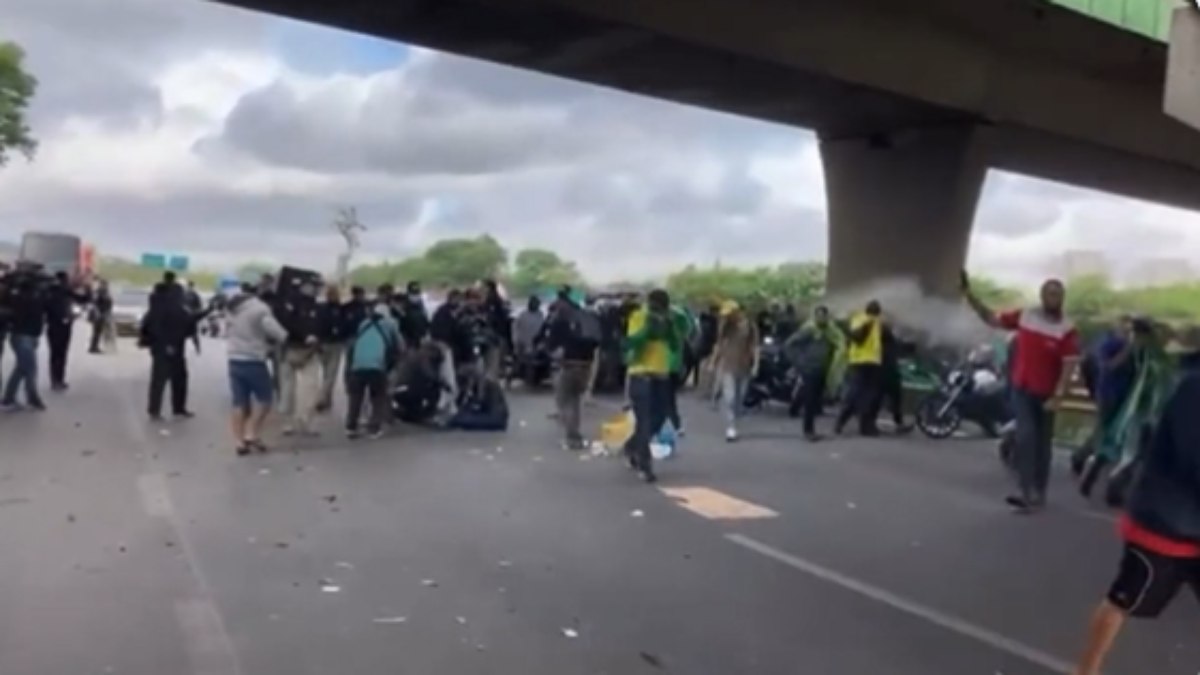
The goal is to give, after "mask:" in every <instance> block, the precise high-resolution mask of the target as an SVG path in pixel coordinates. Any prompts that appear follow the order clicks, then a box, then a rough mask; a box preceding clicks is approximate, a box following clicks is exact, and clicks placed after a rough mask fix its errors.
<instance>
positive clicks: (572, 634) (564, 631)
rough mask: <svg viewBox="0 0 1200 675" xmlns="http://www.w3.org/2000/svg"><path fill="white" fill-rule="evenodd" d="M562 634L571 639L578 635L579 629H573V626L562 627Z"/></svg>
mask: <svg viewBox="0 0 1200 675" xmlns="http://www.w3.org/2000/svg"><path fill="white" fill-rule="evenodd" d="M562 634H563V635H564V636H566V637H568V638H570V639H572V640H574V639H575V638H577V637H579V631H577V630H575V629H574V628H564V629H562Z"/></svg>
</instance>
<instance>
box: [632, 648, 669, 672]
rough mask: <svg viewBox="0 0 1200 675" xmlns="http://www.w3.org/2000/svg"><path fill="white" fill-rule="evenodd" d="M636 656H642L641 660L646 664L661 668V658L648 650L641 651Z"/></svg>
mask: <svg viewBox="0 0 1200 675" xmlns="http://www.w3.org/2000/svg"><path fill="white" fill-rule="evenodd" d="M638 656H640V657H642V661H645V662H646V665H649V666H652V667H654V668H658V669H659V670H662V667H663V664H662V659H660V658H658V657H657V656H655V655H653V654H651V653H650V652H641V653H639V654H638Z"/></svg>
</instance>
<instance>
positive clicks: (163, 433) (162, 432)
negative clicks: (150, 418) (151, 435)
mask: <svg viewBox="0 0 1200 675" xmlns="http://www.w3.org/2000/svg"><path fill="white" fill-rule="evenodd" d="M158 435H159V436H170V435H171V430H170V429H159V430H158Z"/></svg>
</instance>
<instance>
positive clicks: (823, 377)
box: [784, 305, 846, 441]
mask: <svg viewBox="0 0 1200 675" xmlns="http://www.w3.org/2000/svg"><path fill="white" fill-rule="evenodd" d="M845 349H846V336H845V334H844V333H842V331H841V329H840V328H838V327H837V326H836V325H835V324H834V323H833V322H832V321H830V320H829V308H828V307H826V306H824V305H820V306H818V307H817V308H816V309H814V310H813V314H812V318H811V319H809V320H808V321H807V322H806V323H805V324H804V325H803V326H802V327H801V328H800V330H798V331H796V333H795V334H794V335H792V337H790V338H788V341H787V342H785V343H784V352H785V353H786V354H787V355H788V360H789V361H791V363H792V364H793V365H794V367H795V368H796V371H797V372H798V373H799V374H800V378H801V381H802V382H803V383H804V389H803V398H802V399H801V400H800V401H799V403H800V405H801V406H802V407H803V411H804V437H805V438H806V439H808V440H809V441H818V440H820V438H821V437H820V435H818V434H817V416H818V415H820V414H821V408H822V407H823V404H824V402H825V392H826V387H827V386H828V382H829V374H830V371H831V370H832V368H833V366H834V364H835V363H837V361H838V360H839V359H841V358H842V352H844V351H845Z"/></svg>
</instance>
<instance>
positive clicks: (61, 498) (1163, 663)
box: [0, 342, 1200, 675]
mask: <svg viewBox="0 0 1200 675" xmlns="http://www.w3.org/2000/svg"><path fill="white" fill-rule="evenodd" d="M122 347H123V349H124V351H123V352H122V353H121V354H119V355H106V356H99V357H97V356H88V355H86V354H82V353H79V352H77V353H76V354H74V355H73V362H72V364H71V371H70V372H71V378H72V384H73V387H72V389H71V391H70V392H69V393H66V394H64V395H49V394H47V396H51V398H49V399H48V400H49V403H50V406H51V409H50V410H49V411H48V412H46V413H42V414H38V413H16V414H10V415H6V416H4V417H0V531H2V532H3V533H4V536H3V541H4V543H3V546H0V574H2V576H0V673H3V674H4V675H90V674H104V673H112V674H126V675H238V674H244V675H380V674H394V673H402V674H413V675H450V674H455V675H468V674H475V673H478V674H481V675H483V674H487V675H492V674H509V673H511V674H514V675H515V674H520V675H570V674H576V673H577V674H580V675H585V674H586V675H602V674H606V673H607V674H610V675H618V674H619V675H634V674H640V673H646V674H653V673H679V674H687V675H704V674H712V675H729V674H730V673H738V674H750V673H763V674H767V675H777V674H781V673H797V674H799V673H804V674H818V675H824V674H830V675H879V674H880V673H892V674H898V675H927V674H928V673H955V674H968V673H973V674H979V675H996V674H997V673H1003V674H1004V675H1048V674H1050V673H1061V672H1064V670H1065V669H1066V668H1067V666H1066V665H1065V664H1066V662H1067V661H1069V660H1070V658H1071V657H1072V656H1073V655H1074V654H1075V652H1076V651H1077V647H1078V645H1079V642H1080V637H1081V633H1082V630H1083V626H1084V621H1085V619H1086V617H1087V614H1088V612H1089V611H1090V610H1091V608H1092V606H1093V604H1094V602H1095V601H1096V600H1097V599H1098V598H1099V596H1100V594H1101V592H1102V591H1103V590H1104V588H1105V586H1106V584H1107V582H1108V581H1109V578H1110V576H1111V574H1112V573H1113V571H1114V565H1115V563H1116V555H1117V552H1118V550H1117V549H1118V545H1117V542H1116V540H1115V536H1114V528H1113V523H1112V519H1111V516H1110V515H1109V514H1107V513H1105V512H1103V511H1101V510H1093V509H1090V508H1088V507H1087V506H1085V505H1084V504H1082V503H1081V500H1080V499H1079V498H1078V497H1077V496H1076V495H1074V493H1072V492H1070V491H1069V486H1068V484H1067V483H1066V480H1065V478H1063V479H1061V480H1060V481H1059V482H1058V483H1056V485H1055V491H1054V493H1053V495H1052V499H1053V503H1052V505H1051V508H1050V510H1049V511H1048V512H1046V513H1045V514H1044V515H1042V516H1039V517H1036V518H1022V517H1016V516H1013V515H1011V514H1009V513H1008V512H1007V511H1006V509H1005V508H1004V507H1003V504H1002V502H1001V498H1002V497H1003V495H1004V494H1005V476H1004V475H1003V473H1002V471H1001V470H1000V468H999V467H998V465H997V464H996V462H995V460H994V457H993V456H992V454H991V452H990V450H989V446H988V445H987V444H985V443H982V442H978V441H976V442H972V441H944V442H941V443H933V442H929V441H926V440H923V439H920V438H919V437H912V438H908V439H902V440H896V439H885V440H874V441H867V440H843V441H836V442H826V443H822V444H819V445H815V446H814V445H808V444H805V443H803V442H801V441H800V440H799V438H798V428H797V425H796V424H795V423H793V422H792V421H790V420H786V419H781V418H778V417H765V416H760V417H756V418H753V419H750V420H748V421H747V423H746V425H745V429H744V436H745V438H744V440H743V441H742V442H740V443H738V444H736V445H726V444H725V443H724V442H723V441H722V439H721V422H720V420H719V419H718V418H717V416H716V415H715V414H713V413H712V412H711V411H709V410H708V409H707V408H706V407H705V406H703V405H701V404H700V403H698V402H695V401H688V402H687V403H686V404H685V406H684V412H685V415H686V418H687V420H686V424H687V427H688V432H689V434H688V436H687V438H686V439H685V441H684V444H683V446H682V456H681V457H679V458H678V459H676V460H674V461H672V462H669V463H667V464H665V465H664V466H663V467H662V469H661V476H662V482H661V484H660V486H658V487H648V486H646V485H642V484H639V483H638V482H637V481H636V480H634V477H633V476H632V475H631V474H630V473H629V472H628V471H627V470H626V469H624V467H623V466H622V465H621V463H620V462H619V461H616V460H613V459H607V458H588V459H582V458H579V457H577V456H574V455H570V454H568V453H566V452H565V451H562V450H561V449H559V447H558V444H557V441H556V433H555V430H554V428H553V426H552V424H551V422H550V421H549V420H547V417H546V413H547V411H548V408H549V405H550V400H549V398H548V397H547V396H545V395H518V394H514V395H513V397H512V401H511V407H512V411H513V424H512V428H511V430H510V431H509V432H508V433H505V434H490V433H480V434H461V433H437V432H431V431H419V430H412V429H402V430H400V432H399V433H398V435H397V436H395V437H393V438H390V439H387V440H384V441H378V442H369V441H360V442H355V443H353V444H351V443H348V442H347V441H345V440H344V439H343V438H342V437H341V435H340V434H337V433H336V430H337V426H336V425H335V424H333V422H332V421H330V422H328V423H327V426H326V433H325V435H324V437H323V438H321V439H318V440H312V441H302V442H297V443H296V444H295V445H294V446H288V445H287V444H286V443H284V442H282V441H278V442H277V446H278V450H279V451H277V452H275V453H273V454H270V455H268V456H261V457H253V458H242V459H239V458H236V457H235V456H234V455H233V452H232V449H231V446H230V443H229V442H228V438H227V433H226V431H225V422H224V412H225V409H226V406H225V399H226V395H227V394H226V388H225V384H224V378H223V370H224V362H223V360H222V354H221V350H222V346H221V344H220V343H219V342H208V343H206V349H207V351H206V353H205V354H204V355H203V356H202V357H199V358H193V359H192V384H193V396H192V400H193V403H194V408H195V410H196V412H197V413H199V416H198V417H197V418H196V419H193V420H188V421H180V422H167V423H162V424H152V423H150V422H149V421H147V420H146V418H145V415H144V413H143V405H144V404H143V401H144V390H145V381H146V375H147V370H148V367H147V366H148V364H147V363H146V357H145V355H144V354H141V353H137V352H136V351H134V350H133V349H131V345H130V344H129V343H128V342H123V344H122ZM5 366H6V367H7V366H8V363H6V364H5ZM605 412H606V411H605V409H604V408H602V407H599V408H595V409H593V410H592V414H591V417H592V420H591V422H590V423H592V424H595V423H596V421H597V420H598V419H599V418H600V417H601V416H602V415H603V414H605ZM1060 473H1062V472H1061V471H1060ZM1195 619H1196V613H1195V607H1194V603H1192V602H1191V599H1190V598H1181V602H1179V603H1177V605H1176V606H1175V607H1174V608H1172V610H1171V611H1170V612H1169V614H1168V616H1167V617H1165V618H1164V620H1162V621H1160V622H1157V623H1152V624H1136V625H1132V626H1131V627H1130V630H1129V631H1128V632H1127V634H1126V635H1125V636H1123V639H1122V640H1121V642H1120V644H1119V647H1118V649H1117V652H1116V653H1115V655H1114V659H1113V661H1112V667H1111V668H1110V669H1109V671H1108V672H1109V673H1111V674H1115V675H1143V674H1145V673H1156V674H1157V675H1176V674H1178V675H1183V674H1185V673H1186V674H1188V675H1191V674H1194V673H1196V672H1197V670H1198V669H1200V641H1197V640H1195V627H1196V622H1195Z"/></svg>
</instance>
